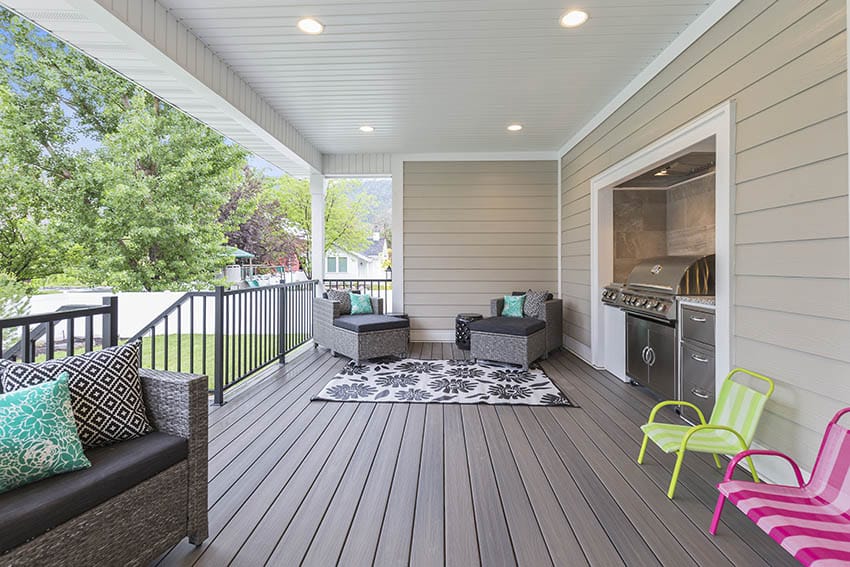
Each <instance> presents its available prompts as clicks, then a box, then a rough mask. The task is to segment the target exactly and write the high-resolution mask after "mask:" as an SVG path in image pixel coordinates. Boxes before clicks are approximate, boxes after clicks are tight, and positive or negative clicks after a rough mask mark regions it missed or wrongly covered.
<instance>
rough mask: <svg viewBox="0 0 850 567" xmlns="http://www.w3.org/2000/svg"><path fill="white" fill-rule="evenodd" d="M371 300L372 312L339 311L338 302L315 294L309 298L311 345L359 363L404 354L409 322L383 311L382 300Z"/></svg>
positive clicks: (408, 340)
mask: <svg viewBox="0 0 850 567" xmlns="http://www.w3.org/2000/svg"><path fill="white" fill-rule="evenodd" d="M370 299H371V300H372V313H373V314H372V315H342V314H341V313H340V303H339V302H338V301H333V300H331V299H324V298H321V297H317V298H316V299H314V300H313V340H314V342H315V346H323V347H326V348H329V349H330V350H331V353H332V354H333V355H334V356H336V355H337V354H342V355H344V356H347V357H348V358H350V359H352V360H353V361H355V362H356V363H357V364H359V363H360V362H361V361H363V360H367V359H369V358H378V357H381V356H392V355H395V356H401V357H402V358H405V357H406V356H407V349H408V344H409V343H410V323H409V322H408V321H407V320H406V319H401V318H398V317H390V316H387V315H384V314H383V313H384V300H383V299H382V298H378V297H372V298H370Z"/></svg>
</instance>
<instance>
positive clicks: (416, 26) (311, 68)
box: [160, 0, 711, 154]
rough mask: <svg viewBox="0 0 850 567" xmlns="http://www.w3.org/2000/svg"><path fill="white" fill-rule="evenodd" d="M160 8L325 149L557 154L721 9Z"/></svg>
mask: <svg viewBox="0 0 850 567" xmlns="http://www.w3.org/2000/svg"><path fill="white" fill-rule="evenodd" d="M160 2H161V3H162V4H163V5H164V6H165V7H166V8H167V9H168V10H169V11H170V13H171V14H173V15H174V16H176V18H177V19H178V20H179V21H180V22H181V23H182V24H183V25H185V26H186V27H187V28H188V29H189V30H190V31H191V32H192V33H193V34H194V35H195V36H197V37H198V38H199V39H200V40H201V41H202V42H203V43H204V44H205V45H207V46H208V47H209V48H210V49H211V50H212V51H213V52H214V53H215V54H216V55H217V56H218V57H219V58H221V59H222V60H223V61H224V62H225V63H226V64H227V65H228V66H229V67H230V68H232V69H233V70H234V71H235V72H236V73H237V74H238V75H239V76H240V77H242V78H243V79H244V80H245V81H246V82H247V83H248V84H249V85H251V87H252V88H253V89H254V90H255V91H256V92H257V93H258V94H259V95H260V96H261V97H262V98H263V99H265V100H266V101H267V102H268V103H269V104H270V105H271V106H272V107H273V108H274V109H276V110H277V111H278V112H279V113H281V114H282V115H283V116H284V117H285V118H286V119H287V120H288V121H289V122H291V123H292V124H293V125H294V126H295V128H297V129H298V130H299V131H300V132H301V133H302V134H303V135H304V136H305V137H306V138H307V139H308V140H309V141H310V142H311V143H312V144H313V145H314V146H315V147H317V148H318V149H319V150H320V151H322V152H323V153H325V154H348V153H371V152H392V153H411V152H470V151H474V152H485V151H486V152H501V151H541V150H555V149H557V148H559V147H560V146H561V144H563V143H564V141H565V140H567V139H568V138H570V137H571V136H572V135H573V134H574V133H576V132H577V131H578V130H579V129H580V128H581V127H582V126H584V125H585V124H586V123H587V122H588V121H590V119H591V118H592V117H593V116H594V115H595V114H596V113H597V112H598V111H599V110H601V109H602V108H603V107H604V106H605V104H606V103H608V102H609V101H610V100H611V99H612V98H614V97H615V96H616V95H617V93H619V92H620V91H621V90H622V89H623V88H624V87H625V86H626V85H627V84H628V83H629V82H630V81H631V80H632V79H633V78H635V76H637V75H638V74H639V73H640V72H641V71H642V70H643V69H644V68H645V67H646V66H647V65H648V64H649V63H650V62H651V61H652V60H653V59H654V58H655V57H656V56H657V55H658V54H659V53H660V52H661V51H662V50H663V49H664V48H665V47H667V46H668V45H669V44H670V42H671V41H673V40H674V39H675V38H676V36H677V35H678V34H680V33H681V32H682V31H683V30H684V29H685V28H686V27H687V26H688V25H689V24H690V23H691V22H693V21H694V20H695V19H696V18H697V17H698V16H699V15H700V14H701V13H702V12H703V11H704V10H705V9H706V8H707V7H708V5H709V4H710V3H711V2H710V1H708V0H616V1H615V2H612V1H611V0H583V1H580V2H576V1H574V0H525V1H523V2H518V1H517V0H401V1H400V0H395V1H388V0H384V1H380V0H367V1H348V2H345V1H341V0H338V1H335V2H318V1H314V2H306V1H291V0H290V1H280V0H242V1H239V2H233V1H231V0H160ZM576 7H581V9H583V10H585V11H587V12H588V13H589V14H590V20H589V21H588V22H587V24H585V25H584V26H582V27H580V28H576V29H564V28H562V27H560V26H559V25H558V18H559V17H560V15H561V14H563V13H564V12H565V11H566V10H567V9H569V8H576ZM303 16H313V17H315V18H317V19H319V20H320V21H321V22H322V23H324V24H325V26H326V28H325V32H324V33H323V34H322V35H319V36H308V35H305V34H303V33H301V32H299V31H298V30H297V29H296V27H295V23H296V21H297V20H298V19H299V18H300V17H303ZM512 122H519V123H521V124H523V125H524V129H523V131H522V132H520V133H518V134H510V133H508V132H506V130H505V127H506V126H507V125H508V124H510V123H512ZM362 124H369V125H372V126H374V127H375V129H376V130H375V132H374V133H371V134H364V133H361V132H360V131H359V130H358V127H359V126H360V125H362Z"/></svg>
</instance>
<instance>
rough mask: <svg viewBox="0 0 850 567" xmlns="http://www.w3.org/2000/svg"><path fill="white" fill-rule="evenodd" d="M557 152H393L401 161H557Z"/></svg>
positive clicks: (395, 157)
mask: <svg viewBox="0 0 850 567" xmlns="http://www.w3.org/2000/svg"><path fill="white" fill-rule="evenodd" d="M558 158H559V155H558V154H557V152H554V151H551V152H446V153H443V152H435V153H421V154H393V159H400V160H402V161H558Z"/></svg>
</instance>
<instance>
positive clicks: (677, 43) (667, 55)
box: [558, 0, 741, 159]
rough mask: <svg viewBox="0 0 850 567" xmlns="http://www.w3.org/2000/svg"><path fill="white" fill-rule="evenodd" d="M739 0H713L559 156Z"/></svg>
mask: <svg viewBox="0 0 850 567" xmlns="http://www.w3.org/2000/svg"><path fill="white" fill-rule="evenodd" d="M740 2H741V0H715V1H714V2H713V3H712V4H711V6H709V7H708V8H707V9H706V10H705V12H703V13H702V14H700V16H699V17H698V18H697V19H696V20H694V21H693V23H691V24H690V25H689V26H688V27H687V28H685V31H683V32H682V33H681V34H680V35H679V36H678V37H677V38H676V39H675V40H673V42H672V43H671V44H670V45H668V46H667V48H665V49H664V51H662V52H661V53H660V54H659V55H658V57H656V58H655V59H654V60H653V61H652V63H650V64H649V65H647V66H646V68H645V69H644V70H643V71H641V73H640V74H639V75H638V76H637V77H635V78H634V79H632V81H631V82H630V83H629V84H628V85H626V88H624V89H623V90H622V91H620V93H619V94H618V95H617V96H615V97H614V98H613V99H611V102H609V103H608V104H607V105H605V107H604V108H603V109H602V110H600V111H599V112H598V113H597V114H596V116H594V117H593V118H592V119H591V120H590V122H588V123H587V124H585V125H584V126H583V127H582V128H581V129H580V130H579V131H578V132H576V133H575V134H574V135H573V136H572V137H571V138H570V139H569V140H567V141H566V142H565V143H564V145H563V146H561V149H560V150H558V159H560V158H561V157H562V156H563V155H564V154H566V153H567V152H569V151H570V150H571V149H573V148H574V147H575V146H576V145H578V143H579V142H581V141H582V140H583V139H584V138H586V137H587V136H588V134H590V133H591V132H593V131H594V130H595V129H596V128H598V127H599V126H600V125H601V124H602V123H603V122H605V120H607V119H608V117H609V116H611V115H612V114H614V112H616V111H617V109H618V108H620V107H621V106H623V105H624V104H625V103H626V101H628V100H629V99H630V98H632V97H633V96H634V95H635V94H637V92H638V91H639V90H640V89H642V88H643V87H644V86H646V84H647V83H648V82H649V81H651V80H652V79H653V77H655V76H656V75H657V74H658V73H660V72H661V71H662V70H663V69H664V68H665V67H667V65H669V64H670V63H671V62H673V60H674V59H676V57H678V56H679V55H681V54H682V53H683V52H684V51H685V50H686V49H687V48H688V47H690V46H691V44H693V43H694V42H695V41H696V40H697V39H699V38H700V37H702V35H703V34H704V33H705V32H707V31H708V30H709V29H711V28H712V27H713V26H714V24H716V23H717V22H719V21H720V19H721V18H723V16H725V15H726V14H728V13H729V12H730V11H732V9H733V8H734V7H735V6H737V5H738V4H740Z"/></svg>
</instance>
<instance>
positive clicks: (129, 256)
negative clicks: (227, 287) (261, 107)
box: [62, 91, 245, 290]
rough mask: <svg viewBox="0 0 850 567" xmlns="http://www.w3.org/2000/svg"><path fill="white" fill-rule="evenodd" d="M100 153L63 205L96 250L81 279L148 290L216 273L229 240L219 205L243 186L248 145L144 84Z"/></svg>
mask: <svg viewBox="0 0 850 567" xmlns="http://www.w3.org/2000/svg"><path fill="white" fill-rule="evenodd" d="M95 157H96V159H95V160H93V161H92V162H91V163H90V164H89V167H88V170H87V172H86V174H85V175H84V176H82V175H81V176H79V177H78V179H75V180H74V182H73V183H72V184H73V185H74V189H75V190H72V191H66V192H65V193H64V200H63V203H62V204H63V205H64V206H63V207H62V210H64V211H66V215H65V218H64V219H63V226H64V228H65V229H66V231H67V234H71V235H72V236H73V241H74V242H75V243H77V244H78V245H81V246H82V247H83V248H84V249H85V250H86V251H87V255H86V256H85V258H84V259H83V262H82V264H81V265H80V266H78V267H76V268H75V269H76V270H78V271H79V274H80V277H81V278H82V279H83V280H84V281H87V282H90V283H93V284H108V285H112V286H114V287H117V288H119V289H143V290H163V289H173V288H175V287H187V286H188V287H193V286H195V285H197V284H198V283H201V282H204V283H209V282H212V281H213V280H214V279H216V278H217V276H218V271H219V269H220V268H221V266H222V264H223V262H224V258H223V248H222V245H223V244H224V241H225V238H224V229H223V225H222V224H221V223H220V222H219V209H220V208H221V207H222V205H224V204H225V203H226V202H227V200H228V196H229V194H230V191H231V189H232V187H233V186H235V185H237V184H238V183H239V179H240V169H241V167H242V165H243V164H244V162H245V152H244V151H242V150H241V149H240V148H238V147H237V146H235V145H230V144H226V143H225V142H224V140H223V139H222V137H221V136H220V135H219V134H217V133H215V132H213V131H212V130H210V129H209V128H206V127H203V126H201V125H199V124H198V123H197V122H195V121H194V120H193V119H191V118H189V117H187V116H186V115H185V114H183V113H182V112H180V111H178V110H175V109H174V108H172V107H170V106H167V105H164V104H162V103H161V102H160V101H158V100H157V99H155V98H154V97H152V96H151V95H149V94H147V93H145V92H142V91H140V92H137V93H136V94H135V95H134V96H133V97H132V98H131V99H130V100H129V103H128V108H127V111H126V112H125V113H124V114H123V115H122V117H121V120H120V121H119V123H118V125H117V128H116V130H115V132H112V133H110V134H107V135H106V136H104V139H103V147H102V148H101V149H100V150H98V151H96V152H95ZM78 180H79V183H78Z"/></svg>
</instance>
